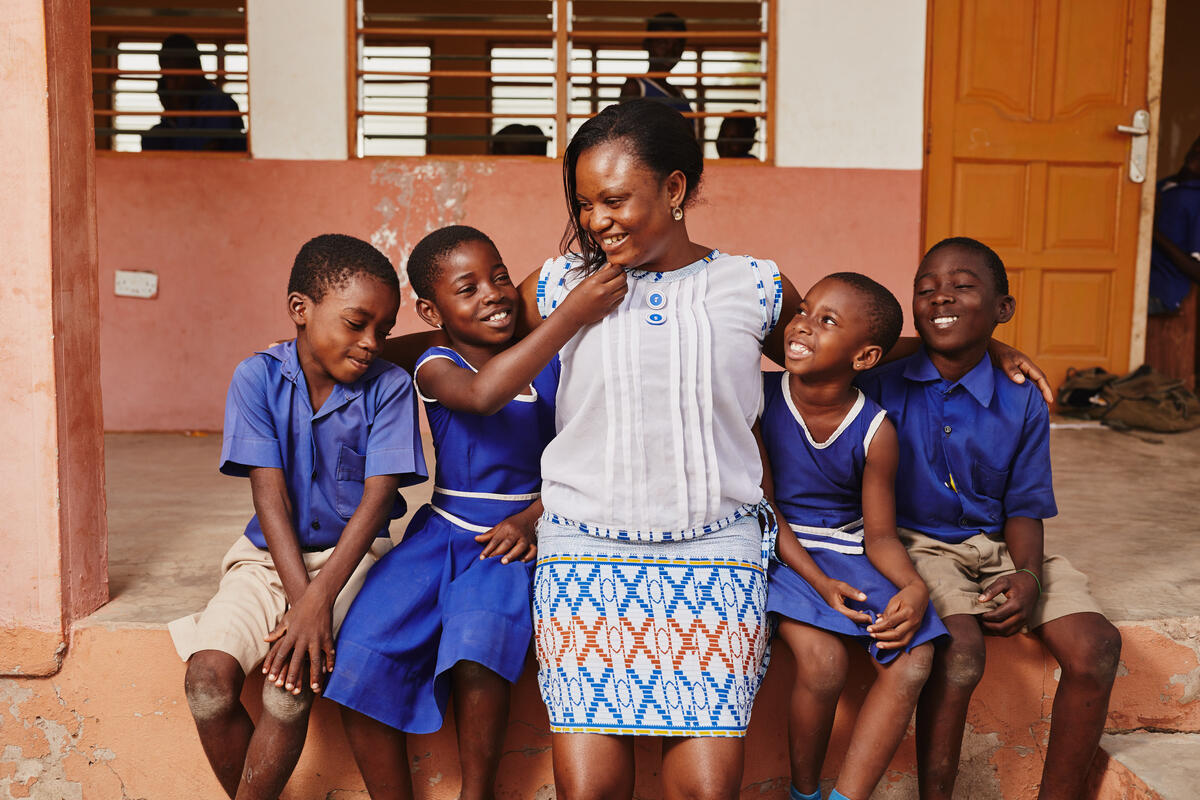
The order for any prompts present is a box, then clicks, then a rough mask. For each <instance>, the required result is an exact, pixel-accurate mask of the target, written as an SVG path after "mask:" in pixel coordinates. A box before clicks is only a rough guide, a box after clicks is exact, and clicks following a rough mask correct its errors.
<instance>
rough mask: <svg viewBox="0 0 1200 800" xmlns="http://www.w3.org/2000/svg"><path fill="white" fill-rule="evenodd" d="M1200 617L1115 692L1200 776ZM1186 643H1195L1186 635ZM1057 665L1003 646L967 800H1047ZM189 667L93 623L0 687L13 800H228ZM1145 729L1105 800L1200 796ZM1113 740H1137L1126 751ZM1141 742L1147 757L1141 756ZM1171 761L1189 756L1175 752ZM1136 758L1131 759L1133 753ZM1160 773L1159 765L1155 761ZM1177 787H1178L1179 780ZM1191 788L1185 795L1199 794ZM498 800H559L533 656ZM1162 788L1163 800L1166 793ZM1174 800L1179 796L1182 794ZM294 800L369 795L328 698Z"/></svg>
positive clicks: (781, 667) (1122, 719) (853, 684)
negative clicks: (193, 699)
mask: <svg viewBox="0 0 1200 800" xmlns="http://www.w3.org/2000/svg"><path fill="white" fill-rule="evenodd" d="M1198 623H1200V621H1198V620H1194V619H1193V620H1159V621H1153V622H1149V623H1146V622H1130V623H1121V624H1120V628H1121V632H1122V635H1123V637H1124V640H1125V650H1124V652H1123V654H1122V660H1121V670H1120V676H1119V677H1118V678H1117V685H1116V688H1115V690H1114V693H1113V700H1112V704H1111V708H1110V713H1109V720H1108V727H1109V729H1110V730H1111V731H1114V732H1115V731H1129V730H1131V729H1138V728H1147V727H1152V728H1156V729H1168V730H1175V731H1182V732H1185V733H1184V734H1175V735H1166V736H1165V739H1164V740H1163V741H1167V740H1169V741H1168V744H1170V743H1175V744H1176V745H1177V744H1178V743H1179V742H1184V741H1186V742H1190V743H1192V746H1193V747H1194V748H1195V749H1191V750H1187V751H1186V752H1185V751H1180V752H1181V753H1182V755H1176V756H1172V757H1169V758H1168V759H1167V762H1166V763H1167V766H1171V765H1172V764H1171V762H1172V761H1174V762H1176V764H1175V766H1178V765H1179V764H1186V765H1187V766H1188V767H1190V768H1191V770H1192V772H1193V773H1194V772H1195V768H1194V766H1192V765H1194V764H1197V763H1200V759H1198V758H1197V754H1200V743H1197V742H1196V740H1197V739H1198V738H1200V736H1198V735H1192V736H1189V735H1187V734H1197V732H1198V731H1200V702H1196V700H1197V688H1198V684H1200V657H1198V655H1197V646H1198V645H1197V641H1196V638H1195V635H1194V633H1195V631H1196V630H1197V624H1198ZM1176 637H1181V638H1176ZM1056 670H1057V667H1056V665H1055V664H1054V662H1053V661H1052V660H1051V659H1049V658H1048V656H1047V655H1046V654H1045V651H1044V650H1043V649H1042V647H1041V645H1040V644H1039V643H1038V641H1037V640H1036V639H1034V638H1032V637H1030V636H1016V637H1012V638H1009V639H992V640H989V642H988V669H987V673H986V675H985V677H984V680H983V683H981V684H980V687H979V689H978V691H977V692H976V695H975V699H974V701H973V702H972V706H971V712H970V715H969V718H968V723H969V724H968V732H967V738H966V741H965V742H964V748H963V763H962V767H961V770H960V778H959V784H958V791H957V793H956V794H957V796H959V797H969V798H972V800H1033V798H1035V797H1036V795H1037V786H1038V782H1039V777H1040V774H1041V768H1042V761H1043V758H1044V755H1045V747H1046V738H1047V735H1048V732H1049V722H1050V719H1049V717H1050V706H1051V703H1052V700H1053V694H1054V689H1055V685H1056ZM792 671H793V669H792V663H791V656H790V654H789V653H788V652H787V649H786V647H782V646H780V647H778V648H777V650H776V653H775V657H774V659H773V661H772V666H771V670H770V672H769V674H768V676H767V680H766V683H765V684H764V686H763V688H762V691H761V692H760V694H759V697H758V700H757V702H756V703H755V713H754V719H753V720H752V722H751V726H750V732H749V735H748V737H747V741H746V771H745V778H744V783H743V791H742V796H743V798H746V800H749V798H756V800H783V799H784V798H786V796H787V785H788V777H787V772H788V767H787V720H786V717H785V714H784V713H783V709H786V708H787V702H788V700H787V698H788V692H789V690H790V682H791V679H792V678H791V676H792ZM183 672H184V668H183V664H182V663H180V661H179V658H178V657H177V656H176V655H175V652H174V648H173V647H172V645H171V642H170V637H169V636H168V634H167V632H166V630H165V629H164V627H163V626H161V625H136V624H128V623H125V624H122V623H114V622H111V621H108V622H105V621H101V619H99V618H92V619H91V620H90V621H88V622H85V623H83V624H81V625H79V626H77V627H76V629H75V631H74V632H73V635H72V640H71V643H70V648H69V650H68V652H67V655H66V658H65V660H64V663H63V668H62V670H61V671H60V672H59V673H58V674H56V675H54V676H51V677H48V678H0V797H33V798H71V799H72V800H75V799H81V798H88V800H92V799H93V798H95V799H96V800H106V799H107V798H110V797H111V798H121V797H130V798H135V797H141V798H170V797H185V796H186V797H191V798H197V799H198V800H206V799H208V798H211V800H219V799H220V798H221V797H223V795H222V793H221V790H220V787H219V786H218V785H217V783H216V780H215V779H214V778H213V777H212V775H211V774H210V772H209V769H208V765H207V763H206V762H205V760H204V756H203V753H202V752H201V750H200V745H199V741H198V740H197V739H196V734H195V730H194V728H193V726H192V720H191V716H190V714H189V713H188V709H187V703H186V700H185V699H184V696H183ZM871 674H872V670H871V667H870V665H869V664H867V663H866V662H865V660H863V661H859V660H855V661H854V662H852V674H851V676H850V678H849V680H848V681H847V687H848V691H847V693H846V696H845V697H844V698H843V703H842V706H841V708H840V709H839V714H838V719H837V721H836V723H835V728H834V734H833V738H832V741H831V743H830V750H829V756H828V758H827V760H826V765H825V775H826V777H829V778H832V777H833V776H835V775H836V774H837V771H838V769H839V768H840V766H841V760H842V757H843V754H844V752H845V748H846V744H847V740H848V738H849V733H850V730H851V728H852V726H853V722H854V717H855V715H856V713H857V709H858V707H859V705H860V704H861V702H862V698H863V695H864V694H865V691H866V688H867V686H868V684H869V682H870V680H871ZM260 687H261V678H260V677H259V676H252V677H251V678H250V679H249V680H248V681H247V689H246V691H245V693H244V700H245V701H246V704H247V706H248V707H249V708H250V709H251V711H252V712H253V713H257V708H258V707H259V699H258V692H259V691H260ZM1145 736H1152V734H1145V733H1126V734H1123V735H1120V736H1112V737H1108V738H1106V746H1110V747H1111V750H1110V753H1109V754H1102V755H1101V756H1100V758H1099V759H1098V760H1097V763H1096V765H1095V769H1094V774H1095V780H1094V786H1095V789H1096V793H1095V794H1094V795H1093V798H1094V800H1174V798H1194V797H1197V796H1200V793H1197V792H1191V793H1190V794H1189V793H1188V791H1187V790H1186V788H1185V789H1184V790H1183V793H1182V794H1181V793H1179V790H1178V789H1174V788H1168V784H1166V783H1160V782H1159V781H1158V779H1157V778H1155V777H1154V775H1156V774H1157V773H1154V772H1153V771H1152V770H1151V769H1150V768H1149V767H1147V766H1143V761H1142V760H1133V759H1135V758H1137V759H1140V758H1142V756H1140V755H1137V754H1138V753H1141V752H1144V751H1147V750H1148V751H1153V750H1155V749H1157V748H1158V747H1159V746H1158V745H1152V744H1146V745H1138V744H1137V743H1139V742H1142V741H1146V742H1151V741H1153V740H1151V739H1145V740H1143V739H1141V738H1133V737H1145ZM1108 743H1115V744H1122V743H1131V744H1130V746H1127V747H1125V748H1120V747H1115V746H1111V745H1109V744H1108ZM1134 745H1137V746H1134ZM1171 752H1176V751H1174V750H1172V751H1171ZM636 753H637V759H638V768H639V776H638V781H637V787H636V789H637V796H638V797H640V798H645V799H646V800H654V799H655V798H658V797H660V796H661V795H660V792H659V790H658V785H657V773H658V763H659V752H658V749H657V744H656V743H654V742H650V741H641V742H639V743H638V746H637V749H636ZM1127 753H1128V755H1126V754H1127ZM409 755H410V757H411V759H412V763H413V771H414V783H415V784H416V792H417V794H416V796H417V798H419V800H451V798H454V797H456V796H457V793H458V783H459V774H458V765H457V756H456V751H455V739H454V730H453V723H452V721H451V722H448V724H447V725H446V726H445V727H444V728H443V730H442V731H440V732H439V733H437V734H434V735H431V736H419V737H410V742H409ZM1146 763H1147V764H1148V763H1150V762H1146ZM1170 786H1175V784H1170ZM1184 786H1185V787H1186V784H1184ZM498 789H499V791H498V795H497V796H498V798H499V800H529V798H538V800H550V799H551V798H553V774H552V770H551V762H550V736H549V731H548V728H547V724H546V712H545V708H544V707H543V706H542V704H541V701H540V698H539V697H538V692H537V682H536V676H535V665H534V664H533V661H532V659H530V661H529V662H528V664H527V667H526V671H525V674H524V675H523V676H522V678H521V680H520V682H519V683H518V684H517V686H516V687H515V689H514V691H513V700H512V718H511V720H510V723H509V729H508V737H507V740H506V743H505V755H504V758H503V760H502V761H501V766H500V776H499V787H498ZM1155 792H1157V794H1156V793H1155ZM1169 792H1174V793H1173V794H1171V793H1169ZM283 797H284V800H292V799H296V800H298V798H314V797H315V798H331V799H332V800H350V798H356V799H357V798H364V800H365V797H366V795H365V792H363V788H362V782H361V780H360V779H359V777H358V774H357V770H356V769H355V766H354V762H353V759H352V757H351V754H350V752H349V749H348V747H347V745H346V742H345V737H344V735H343V734H342V731H341V725H340V722H339V719H338V714H337V712H336V709H335V708H334V707H333V706H332V704H330V703H326V702H324V701H318V704H317V707H316V709H315V711H314V715H313V721H312V724H311V726H310V732H309V740H308V746H307V747H306V748H305V751H304V756H303V757H302V759H301V761H300V764H299V766H298V768H297V770H296V773H295V775H294V776H293V780H292V782H291V784H289V786H288V789H287V790H286V791H285V793H284V796H283ZM915 797H916V770H915V754H914V750H913V743H912V738H911V736H910V737H909V738H908V739H906V740H905V741H904V742H903V743H902V744H901V747H900V751H899V752H898V753H897V755H896V757H895V759H894V760H893V761H892V764H891V765H890V767H889V772H888V774H887V775H886V776H885V778H884V779H883V781H882V782H881V784H880V787H879V789H878V790H877V791H876V792H875V794H874V798H875V799H876V800H912V798H915Z"/></svg>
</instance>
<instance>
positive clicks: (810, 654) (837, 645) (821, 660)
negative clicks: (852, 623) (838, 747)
mask: <svg viewBox="0 0 1200 800" xmlns="http://www.w3.org/2000/svg"><path fill="white" fill-rule="evenodd" d="M779 635H780V636H781V637H783V640H784V641H785V642H787V645H788V648H789V649H790V650H791V651H792V655H793V656H795V661H796V680H795V682H794V683H793V684H792V694H791V703H790V713H789V716H788V749H789V751H790V755H791V762H792V785H793V786H795V787H796V788H797V789H799V790H800V791H801V792H803V793H804V794H811V793H812V792H815V791H816V790H817V788H818V782H819V781H820V778H821V765H822V764H824V763H825V751H826V750H827V749H828V748H829V735H830V733H831V732H832V731H833V717H834V713H835V712H836V711H837V702H838V697H839V696H841V694H842V688H843V687H844V686H845V684H846V668H847V665H848V658H847V656H846V646H845V645H844V644H843V643H842V641H841V639H839V638H838V637H837V636H835V635H834V634H832V633H829V632H827V631H823V630H819V629H817V628H814V627H812V626H810V625H805V624H803V623H801V622H796V621H794V620H790V619H785V620H783V621H782V622H781V623H780V625H779Z"/></svg>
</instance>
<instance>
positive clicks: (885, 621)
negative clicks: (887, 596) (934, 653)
mask: <svg viewBox="0 0 1200 800" xmlns="http://www.w3.org/2000/svg"><path fill="white" fill-rule="evenodd" d="M928 605H929V590H928V589H926V588H925V584H924V583H923V582H922V581H914V582H912V583H910V584H908V585H906V586H905V587H904V588H903V589H901V590H900V591H898V592H896V593H895V594H894V595H892V599H891V600H889V601H888V604H887V608H885V609H884V610H883V613H882V614H880V615H879V616H878V617H876V618H875V621H874V622H873V623H871V624H870V625H868V626H867V633H869V634H871V638H873V639H874V640H875V641H876V642H878V646H879V649H880V650H900V649H903V648H905V647H908V645H909V643H910V642H912V639H913V636H914V635H915V634H916V632H917V628H918V627H920V625H921V618H922V617H924V616H925V608H926V607H927V606H928Z"/></svg>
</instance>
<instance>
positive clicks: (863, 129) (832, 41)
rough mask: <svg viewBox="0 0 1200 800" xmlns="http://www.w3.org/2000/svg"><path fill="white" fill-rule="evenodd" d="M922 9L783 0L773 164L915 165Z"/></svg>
mask: <svg viewBox="0 0 1200 800" xmlns="http://www.w3.org/2000/svg"><path fill="white" fill-rule="evenodd" d="M925 9H926V0H779V10H778V17H777V25H778V32H779V39H778V41H779V55H778V61H777V68H778V70H779V71H778V73H777V84H776V89H777V91H776V104H775V112H774V113H775V120H776V122H775V136H776V147H775V163H776V164H778V165H779V166H787V167H843V168H865V169H920V168H921V165H922V154H921V149H922V138H923V132H922V128H923V124H924V123H923V120H924V105H925ZM252 63H253V62H252Z"/></svg>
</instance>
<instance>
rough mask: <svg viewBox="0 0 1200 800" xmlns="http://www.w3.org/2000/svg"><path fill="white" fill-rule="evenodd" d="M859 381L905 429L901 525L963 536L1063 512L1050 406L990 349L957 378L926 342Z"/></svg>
mask: <svg viewBox="0 0 1200 800" xmlns="http://www.w3.org/2000/svg"><path fill="white" fill-rule="evenodd" d="M858 385H859V388H861V389H862V390H863V391H865V392H866V393H867V394H868V395H869V396H870V397H871V398H872V399H874V400H875V401H876V402H877V403H879V404H880V405H881V406H883V407H884V408H885V409H887V412H888V414H890V415H891V417H892V421H893V423H894V424H895V426H896V432H897V434H899V438H900V464H899V468H898V469H897V471H896V522H897V524H898V525H900V526H901V527H904V528H911V529H912V530H915V531H919V532H921V533H924V534H926V535H928V536H932V537H934V538H936V539H941V540H942V541H946V542H961V541H963V540H965V539H968V538H970V537H971V536H974V535H975V534H977V533H985V534H988V535H992V536H997V535H1000V534H1001V533H1002V532H1003V530H1004V522H1005V520H1006V519H1008V518H1009V517H1031V518H1033V519H1046V518H1047V517H1053V516H1054V515H1055V514H1057V513H1058V507H1057V506H1056V505H1055V503H1054V486H1053V482H1052V479H1051V474H1050V418H1049V412H1048V410H1047V408H1046V403H1045V401H1044V400H1043V399H1042V396H1041V393H1040V392H1039V391H1038V390H1037V388H1036V387H1035V386H1034V385H1033V384H1032V383H1029V382H1026V383H1023V384H1016V383H1013V382H1012V381H1011V380H1009V379H1008V377H1007V376H1006V375H1005V374H1004V373H1003V372H1001V371H1000V370H998V369H996V368H995V367H994V366H992V363H991V360H990V359H988V358H987V357H984V358H983V359H982V360H981V361H980V362H979V363H978V364H976V365H975V367H974V368H972V369H971V371H970V372H968V373H967V374H966V375H964V376H963V377H962V378H961V379H960V380H958V381H956V382H954V383H951V382H949V381H947V380H945V379H944V378H942V376H941V375H940V374H939V373H938V371H937V368H936V367H935V366H934V365H933V363H932V362H931V361H930V360H929V355H928V354H927V353H926V352H925V349H924V348H922V349H921V350H920V351H919V352H917V353H914V354H913V355H911V356H909V357H907V358H902V359H899V360H898V361H894V362H892V363H890V364H885V365H883V366H882V367H878V368H876V369H874V370H871V372H870V373H868V374H867V375H864V376H862V377H861V378H859V380H858Z"/></svg>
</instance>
